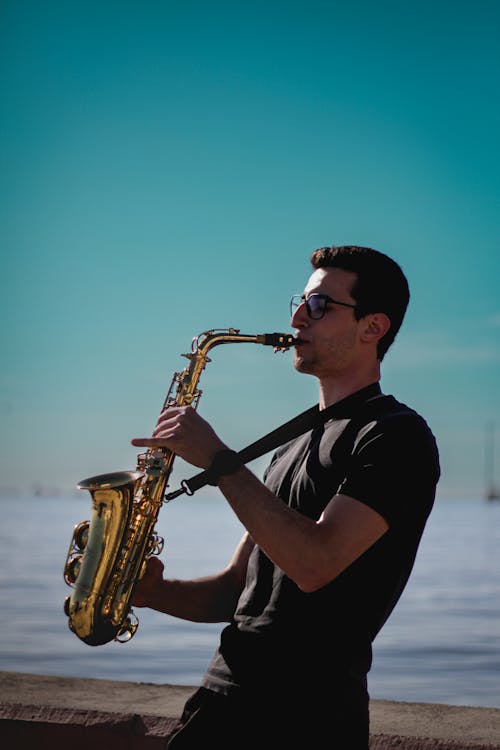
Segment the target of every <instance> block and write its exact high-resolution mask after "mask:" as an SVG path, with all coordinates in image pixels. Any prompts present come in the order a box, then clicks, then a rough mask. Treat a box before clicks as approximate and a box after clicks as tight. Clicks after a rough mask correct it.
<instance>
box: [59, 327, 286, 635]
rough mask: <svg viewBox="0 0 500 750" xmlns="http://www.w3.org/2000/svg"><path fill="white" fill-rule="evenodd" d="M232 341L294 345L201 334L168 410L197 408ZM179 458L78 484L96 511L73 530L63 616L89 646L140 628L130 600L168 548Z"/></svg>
mask: <svg viewBox="0 0 500 750" xmlns="http://www.w3.org/2000/svg"><path fill="white" fill-rule="evenodd" d="M232 343H256V344H265V345H269V346H273V347H274V349H275V351H280V350H281V351H286V350H287V349H288V348H289V347H290V346H291V345H292V344H293V343H294V339H293V337H292V336H291V335H289V334H284V333H271V334H257V335H244V334H240V332H239V330H237V329H235V328H228V329H223V330H210V331H206V332H204V333H202V334H200V335H199V336H197V337H195V338H194V339H193V343H192V347H191V352H190V353H189V354H186V355H184V356H186V357H187V358H188V359H189V365H188V366H187V367H186V368H185V369H184V370H183V371H182V372H180V373H174V376H173V378H172V382H171V385H170V389H169V391H168V394H167V397H166V399H165V403H164V407H165V406H192V407H193V408H196V407H197V405H198V401H199V398H200V395H201V391H200V390H199V389H198V382H199V379H200V376H201V373H202V371H203V369H204V368H205V365H206V364H207V362H210V359H209V357H208V352H209V350H210V349H211V348H212V347H214V346H217V345H219V344H232ZM174 458H175V454H174V453H172V452H171V451H169V450H167V449H166V448H160V449H158V448H155V449H153V448H151V449H149V450H148V451H146V452H145V453H141V454H139V456H138V457H137V468H136V470H135V471H121V472H114V473H111V474H101V475H99V476H95V477H91V478H89V479H85V480H83V481H82V482H80V483H79V484H78V487H79V488H80V489H85V490H88V491H89V492H90V494H91V497H92V510H91V518H90V520H89V521H82V522H81V523H79V524H77V525H76V526H75V528H74V531H73V536H72V539H71V542H70V546H69V550H68V555H67V559H66V564H65V567H64V578H65V581H66V583H67V584H68V585H69V586H72V587H73V591H72V594H71V596H68V597H67V599H66V601H65V604H64V610H65V612H66V615H67V616H68V625H69V628H70V630H72V631H73V632H74V633H75V635H77V636H78V638H80V639H81V640H82V641H84V642H85V643H87V644H89V645H90V646H99V645H102V644H104V643H109V642H110V641H112V640H117V641H120V642H125V641H128V640H130V638H132V636H133V635H134V633H135V632H136V630H137V627H138V620H137V618H136V616H135V615H134V613H133V611H132V610H131V607H130V603H129V602H130V597H131V595H132V591H133V588H134V585H135V583H136V581H137V580H139V579H140V578H141V576H142V575H143V574H144V570H145V566H146V560H147V558H148V557H150V556H151V555H153V554H159V553H160V552H161V550H162V548H163V539H161V538H160V537H159V536H158V535H157V534H156V532H155V529H154V527H155V524H156V521H157V518H158V513H159V511H160V507H161V505H162V502H163V497H164V493H165V488H166V487H167V485H168V479H169V476H170V474H171V471H172V466H173V462H174Z"/></svg>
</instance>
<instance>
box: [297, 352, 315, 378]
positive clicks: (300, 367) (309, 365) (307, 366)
mask: <svg viewBox="0 0 500 750" xmlns="http://www.w3.org/2000/svg"><path fill="white" fill-rule="evenodd" d="M293 366H294V367H295V369H296V370H297V372H303V373H305V374H308V375H309V374H312V372H313V370H314V364H313V362H311V361H310V360H308V359H306V358H305V357H301V356H300V354H296V355H295V358H294V360H293Z"/></svg>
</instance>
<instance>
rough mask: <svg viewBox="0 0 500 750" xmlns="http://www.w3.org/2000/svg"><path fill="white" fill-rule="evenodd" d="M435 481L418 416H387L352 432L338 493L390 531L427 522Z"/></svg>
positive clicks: (431, 452)
mask: <svg viewBox="0 0 500 750" xmlns="http://www.w3.org/2000/svg"><path fill="white" fill-rule="evenodd" d="M438 479H439V459H438V454H437V447H436V442H435V440H434V436H433V435H432V432H431V431H430V429H429V427H428V425H427V424H426V422H425V420H423V419H422V418H421V417H420V416H419V415H418V414H416V413H414V412H411V413H402V414H395V415H394V414H393V415H390V416H388V417H386V418H382V419H379V420H377V421H374V422H371V423H369V424H367V425H365V426H364V427H363V428H362V429H361V430H360V431H359V433H358V435H357V438H356V441H355V443H354V448H353V451H352V454H351V457H350V460H349V461H348V464H347V470H346V476H345V479H344V480H343V482H342V483H341V485H340V488H339V492H340V493H342V494H345V495H349V496H350V497H353V498H355V499H356V500H359V501H360V502H362V503H365V504H366V505H368V506H369V507H370V508H373V510H375V511H377V512H378V513H380V515H382V516H383V517H384V518H385V519H386V521H387V522H388V523H389V525H390V526H394V525H399V524H401V523H404V522H405V521H406V520H409V519H414V518H415V516H419V517H427V515H428V514H429V512H430V509H431V507H432V503H433V501H434V495H435V488H436V484H437V481H438Z"/></svg>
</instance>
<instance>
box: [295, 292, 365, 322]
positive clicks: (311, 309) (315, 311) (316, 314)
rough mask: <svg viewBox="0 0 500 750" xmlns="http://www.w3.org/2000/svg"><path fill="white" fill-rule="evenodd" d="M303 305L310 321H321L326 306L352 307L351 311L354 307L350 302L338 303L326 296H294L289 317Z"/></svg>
mask: <svg viewBox="0 0 500 750" xmlns="http://www.w3.org/2000/svg"><path fill="white" fill-rule="evenodd" d="M303 303H305V306H306V310H307V314H308V316H309V317H310V318H311V319H312V320H321V318H322V317H323V315H324V314H325V312H326V308H327V305H331V304H334V305H342V307H352V308H353V309H354V308H355V307H356V305H353V304H351V303H350V302H338V300H336V299H332V297H329V296H328V295H327V294H310V295H309V297H306V295H305V294H294V295H293V297H292V299H291V300H290V315H291V317H292V318H293V316H294V314H295V311H296V310H297V308H298V307H300V305H302V304H303Z"/></svg>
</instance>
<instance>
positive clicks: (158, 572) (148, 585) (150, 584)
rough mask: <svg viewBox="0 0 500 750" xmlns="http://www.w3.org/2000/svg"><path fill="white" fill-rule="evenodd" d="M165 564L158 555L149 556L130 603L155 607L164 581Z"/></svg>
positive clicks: (135, 605) (137, 605) (136, 605)
mask: <svg viewBox="0 0 500 750" xmlns="http://www.w3.org/2000/svg"><path fill="white" fill-rule="evenodd" d="M164 567H165V566H164V565H163V563H162V561H161V560H159V559H158V558H157V557H154V556H153V557H149V558H148V559H147V561H146V570H145V573H144V575H143V576H142V578H140V579H139V580H138V581H137V583H136V584H135V586H134V590H133V592H132V597H131V599H130V603H131V604H132V606H133V607H153V604H154V602H155V601H156V600H157V598H158V594H159V593H160V589H161V584H162V583H163V568H164Z"/></svg>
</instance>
